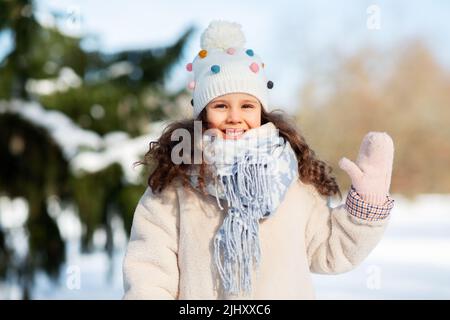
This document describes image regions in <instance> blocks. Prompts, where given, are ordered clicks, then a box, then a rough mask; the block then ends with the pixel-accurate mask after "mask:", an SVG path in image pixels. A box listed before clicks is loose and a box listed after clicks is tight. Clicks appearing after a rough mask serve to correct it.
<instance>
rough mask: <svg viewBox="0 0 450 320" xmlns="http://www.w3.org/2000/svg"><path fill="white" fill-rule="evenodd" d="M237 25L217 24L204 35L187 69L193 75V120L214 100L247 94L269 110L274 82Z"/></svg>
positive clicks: (224, 22)
mask: <svg viewBox="0 0 450 320" xmlns="http://www.w3.org/2000/svg"><path fill="white" fill-rule="evenodd" d="M244 45H245V37H244V34H243V33H242V31H241V26H240V25H239V24H237V23H233V22H228V21H221V20H214V21H212V22H211V23H210V24H209V26H208V28H207V29H206V30H205V31H204V32H203V34H202V36H201V41H200V47H201V50H200V52H199V53H198V54H197V56H196V57H195V59H194V61H193V62H192V63H188V64H187V65H186V69H187V70H188V71H190V72H193V80H192V79H191V81H190V82H189V85H188V88H189V89H191V90H193V99H192V101H191V103H192V104H193V107H194V117H197V116H198V115H199V114H200V112H201V111H202V110H203V108H205V106H206V105H207V104H208V103H209V102H210V101H211V100H213V99H214V98H216V97H218V96H222V95H224V94H228V93H237V92H240V93H247V94H251V95H253V96H254V97H256V98H257V99H258V100H259V102H260V103H261V105H262V106H263V107H264V109H265V110H269V109H268V108H269V92H268V89H271V88H272V87H273V82H272V81H267V78H266V75H265V73H264V63H263V62H262V61H261V58H260V57H259V56H258V55H256V54H255V53H254V51H253V50H252V49H248V48H245V47H244Z"/></svg>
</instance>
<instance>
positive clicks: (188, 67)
mask: <svg viewBox="0 0 450 320" xmlns="http://www.w3.org/2000/svg"><path fill="white" fill-rule="evenodd" d="M186 70H187V71H189V72H191V71H192V63H190V62H189V63H188V64H187V65H186Z"/></svg>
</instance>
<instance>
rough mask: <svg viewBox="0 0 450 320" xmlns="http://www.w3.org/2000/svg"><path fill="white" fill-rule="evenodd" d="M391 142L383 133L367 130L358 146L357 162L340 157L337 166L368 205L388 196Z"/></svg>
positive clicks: (392, 145)
mask: <svg viewBox="0 0 450 320" xmlns="http://www.w3.org/2000/svg"><path fill="white" fill-rule="evenodd" d="M393 160H394V142H393V141H392V138H391V137H390V136H389V135H388V134H387V133H386V132H369V133H368V134H366V135H365V137H364V139H363V141H362V143H361V147H360V149H359V154H358V158H357V159H356V163H354V162H352V161H351V160H349V159H347V158H345V157H344V158H341V160H340V161H339V167H340V168H341V169H342V170H344V171H345V172H347V174H348V175H349V176H350V179H351V180H352V185H353V187H354V188H355V189H356V192H358V194H359V195H360V196H361V197H362V198H363V199H364V200H365V201H367V202H369V203H371V204H379V205H380V204H384V203H385V202H386V200H387V198H386V196H387V195H389V188H390V185H391V175H392V165H393Z"/></svg>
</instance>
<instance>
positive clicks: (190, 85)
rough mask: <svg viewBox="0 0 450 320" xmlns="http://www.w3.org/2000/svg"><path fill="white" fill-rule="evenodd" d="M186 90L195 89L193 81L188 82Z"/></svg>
mask: <svg viewBox="0 0 450 320" xmlns="http://www.w3.org/2000/svg"><path fill="white" fill-rule="evenodd" d="M188 88H189V89H191V90H194V88H195V81H194V80H192V81H190V82H189V84H188Z"/></svg>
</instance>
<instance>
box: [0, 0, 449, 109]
mask: <svg viewBox="0 0 450 320" xmlns="http://www.w3.org/2000/svg"><path fill="white" fill-rule="evenodd" d="M36 4H37V9H38V18H39V20H40V21H47V22H49V21H50V20H51V19H50V18H49V14H48V13H49V12H50V11H58V12H59V13H61V14H62V16H63V17H64V16H66V17H67V18H66V19H62V20H61V21H60V23H59V25H60V26H61V27H62V28H63V30H64V31H65V32H67V33H70V34H75V35H91V37H90V39H91V40H90V41H86V42H85V43H84V45H85V46H86V47H87V48H92V49H100V50H102V51H106V52H113V51H116V50H122V49H135V48H146V47H156V46H166V45H170V44H171V43H173V42H174V41H176V40H177V39H178V37H179V36H180V35H181V34H182V33H183V32H184V31H185V30H186V29H187V28H188V27H189V26H195V27H196V32H195V34H194V35H193V36H192V37H191V38H190V40H189V43H188V45H187V47H186V50H185V51H184V56H183V59H182V61H180V62H179V63H178V64H177V65H176V66H175V67H174V68H173V70H172V72H171V74H170V76H169V79H168V89H169V90H177V89H180V88H182V87H183V86H185V85H186V84H187V82H188V80H189V79H188V74H187V72H186V71H185V69H184V66H185V65H186V63H188V62H191V60H192V59H193V58H194V56H195V55H196V54H197V52H198V50H199V49H200V48H199V42H200V41H199V38H200V34H201V32H202V31H203V30H204V29H205V28H206V27H207V26H208V24H209V22H210V21H211V20H213V19H224V20H230V21H235V22H238V23H240V24H241V25H242V27H243V31H244V33H245V35H246V39H247V47H251V48H253V49H254V50H255V51H257V53H258V54H259V55H260V56H261V57H262V58H263V60H264V61H265V64H266V68H265V71H266V73H267V76H268V77H269V79H270V80H272V81H273V82H274V83H275V87H274V90H272V93H271V94H272V96H271V98H272V102H273V103H274V104H275V105H277V106H278V107H283V108H285V109H286V110H287V111H291V110H293V108H294V107H295V106H297V101H298V100H297V98H298V88H299V86H300V85H301V83H302V80H303V79H304V75H305V74H307V72H311V71H310V69H308V66H310V65H311V64H312V63H315V64H318V63H319V64H321V63H324V64H326V63H327V61H329V60H330V59H331V57H332V55H331V54H330V53H331V52H335V51H336V50H337V51H339V52H341V53H344V54H345V53H351V52H353V51H354V50H356V49H358V48H360V47H362V46H366V45H371V46H376V47H378V48H389V47H390V46H392V45H394V44H396V43H399V42H401V41H406V40H407V39H413V38H418V37H420V38H421V39H423V40H425V41H426V43H427V44H428V45H429V46H430V48H431V49H432V50H433V52H434V53H435V55H436V56H437V57H438V58H439V59H440V61H442V63H443V64H444V65H446V66H447V67H450V41H449V39H450V19H449V17H450V2H449V1H445V0H435V1H421V0H396V1H367V0H341V1H331V0H329V1H325V0H318V1H307V0H297V1H293V0H291V1H288V0H278V1H257V0H247V1H240V0H228V1H204V0H202V1H181V0H171V1H162V0H158V1H156V0H152V1H148V0H147V1H145V0H130V1H119V0H110V1H87V0H37V2H36ZM375 15H378V18H377V17H375ZM374 18H376V19H377V20H376V21H375V20H373V19H374ZM374 21H375V25H374V24H372V27H368V22H369V24H370V23H373V22H374ZM7 48H8V39H7V37H5V36H3V37H0V57H1V56H2V55H3V54H4V52H6V51H7V50H8V49H7ZM308 70H309V71H308Z"/></svg>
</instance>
